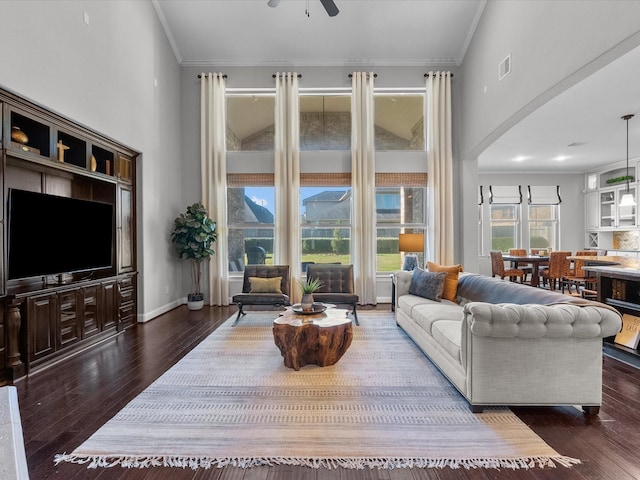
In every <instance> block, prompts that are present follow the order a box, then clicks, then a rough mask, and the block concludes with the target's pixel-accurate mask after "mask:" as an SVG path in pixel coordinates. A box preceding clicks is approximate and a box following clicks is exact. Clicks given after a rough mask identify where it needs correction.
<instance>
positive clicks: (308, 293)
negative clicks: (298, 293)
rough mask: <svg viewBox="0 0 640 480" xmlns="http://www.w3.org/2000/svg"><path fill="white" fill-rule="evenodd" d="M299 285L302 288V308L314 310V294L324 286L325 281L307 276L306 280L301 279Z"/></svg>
mask: <svg viewBox="0 0 640 480" xmlns="http://www.w3.org/2000/svg"><path fill="white" fill-rule="evenodd" d="M298 285H300V290H302V299H301V300H300V308H302V310H304V311H306V312H308V311H311V310H313V294H314V293H315V292H317V291H318V290H320V289H321V288H322V285H323V283H322V282H321V281H320V279H319V278H307V281H306V282H303V281H302V280H299V281H298Z"/></svg>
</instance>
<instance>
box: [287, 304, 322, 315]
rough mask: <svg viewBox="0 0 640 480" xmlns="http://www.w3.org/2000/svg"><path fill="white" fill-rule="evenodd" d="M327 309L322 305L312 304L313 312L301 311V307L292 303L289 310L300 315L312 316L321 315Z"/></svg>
mask: <svg viewBox="0 0 640 480" xmlns="http://www.w3.org/2000/svg"><path fill="white" fill-rule="evenodd" d="M326 309H327V306H326V305H324V304H322V303H314V304H313V310H303V309H302V305H300V304H299V303H294V304H293V305H291V310H293V311H294V312H295V313H297V314H300V315H313V314H314V313H322V312H324V311H325V310H326Z"/></svg>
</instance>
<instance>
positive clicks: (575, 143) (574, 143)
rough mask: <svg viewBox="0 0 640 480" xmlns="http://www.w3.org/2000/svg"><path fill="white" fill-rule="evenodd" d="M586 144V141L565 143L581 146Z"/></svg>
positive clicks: (571, 145)
mask: <svg viewBox="0 0 640 480" xmlns="http://www.w3.org/2000/svg"><path fill="white" fill-rule="evenodd" d="M586 144H587V142H573V143H570V144H569V145H567V147H582V146H583V145H586Z"/></svg>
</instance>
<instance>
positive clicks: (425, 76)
mask: <svg viewBox="0 0 640 480" xmlns="http://www.w3.org/2000/svg"><path fill="white" fill-rule="evenodd" d="M444 73H448V74H449V76H450V77H451V78H453V73H451V72H444ZM429 75H431V74H430V73H425V74H424V78H427V77H428V76H429Z"/></svg>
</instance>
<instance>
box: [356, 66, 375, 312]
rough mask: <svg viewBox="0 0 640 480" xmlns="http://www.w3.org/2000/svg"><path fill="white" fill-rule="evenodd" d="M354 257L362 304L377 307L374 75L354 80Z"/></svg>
mask: <svg viewBox="0 0 640 480" xmlns="http://www.w3.org/2000/svg"><path fill="white" fill-rule="evenodd" d="M351 79H352V81H351V86H352V94H351V191H352V195H353V209H352V212H353V213H352V232H351V255H352V258H353V268H354V277H355V289H356V293H357V294H358V296H359V297H360V303H361V304H364V305H367V304H372V305H375V304H376V282H375V279H376V253H377V252H376V250H377V249H376V202H375V170H376V165H375V138H374V124H373V122H374V103H373V79H374V74H373V73H366V72H355V73H353V75H352V77H351Z"/></svg>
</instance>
